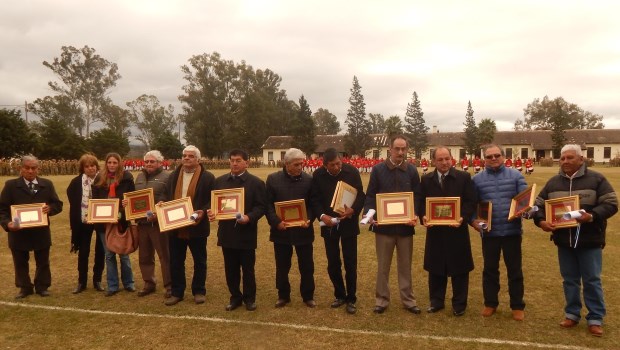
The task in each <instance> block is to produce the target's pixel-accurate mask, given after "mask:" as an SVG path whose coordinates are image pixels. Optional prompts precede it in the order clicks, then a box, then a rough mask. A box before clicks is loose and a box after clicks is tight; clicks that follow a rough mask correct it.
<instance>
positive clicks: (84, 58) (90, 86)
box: [43, 46, 121, 138]
mask: <svg viewBox="0 0 620 350" xmlns="http://www.w3.org/2000/svg"><path fill="white" fill-rule="evenodd" d="M61 50H62V52H61V55H60V58H58V57H55V58H54V60H53V61H52V62H51V63H49V62H47V61H43V65H44V66H46V67H48V68H49V69H51V70H52V72H54V74H56V76H57V77H58V78H60V82H55V81H50V82H49V83H48V85H49V87H50V88H51V89H52V91H54V92H55V93H57V94H59V95H61V96H64V97H66V98H68V100H69V101H70V104H71V108H72V110H73V111H75V112H76V113H78V114H77V115H76V117H75V118H76V119H77V120H79V123H78V124H77V127H78V129H79V134H80V136H83V135H84V134H83V130H82V128H85V129H86V132H85V136H86V137H87V138H88V137H89V136H90V126H91V125H92V124H93V123H95V122H96V121H98V120H99V118H100V116H101V108H102V107H103V106H104V104H105V103H106V99H105V97H106V95H107V94H108V90H109V89H111V88H112V87H114V86H116V81H117V80H118V79H120V77H121V76H120V74H119V73H118V66H117V65H116V63H111V62H110V61H108V60H106V59H105V58H103V57H101V56H99V55H98V54H95V49H91V48H89V47H88V46H84V47H83V48H82V49H76V48H75V47H73V46H63V47H62V49H61Z"/></svg>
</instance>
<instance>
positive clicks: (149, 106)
mask: <svg viewBox="0 0 620 350" xmlns="http://www.w3.org/2000/svg"><path fill="white" fill-rule="evenodd" d="M127 107H129V112H128V116H129V120H130V121H131V123H132V124H133V125H135V126H136V127H137V128H138V130H140V134H139V135H136V139H138V141H140V142H142V143H143V144H144V146H146V148H147V149H149V150H150V149H152V145H153V141H154V140H155V139H156V138H157V137H158V136H160V135H161V134H163V133H165V132H166V131H169V130H174V129H176V119H175V116H174V108H173V107H172V105H168V106H167V107H164V106H162V105H161V104H160V103H159V99H158V98H157V97H156V96H154V95H146V94H143V95H141V96H140V97H138V98H136V99H135V100H133V101H131V102H127Z"/></svg>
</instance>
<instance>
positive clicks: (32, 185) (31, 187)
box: [28, 181, 34, 194]
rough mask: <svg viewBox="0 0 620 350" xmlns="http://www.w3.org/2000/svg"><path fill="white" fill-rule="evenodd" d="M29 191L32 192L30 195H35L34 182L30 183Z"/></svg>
mask: <svg viewBox="0 0 620 350" xmlns="http://www.w3.org/2000/svg"><path fill="white" fill-rule="evenodd" d="M28 189H29V190H30V194H34V182H32V181H31V182H30V183H29V184H28Z"/></svg>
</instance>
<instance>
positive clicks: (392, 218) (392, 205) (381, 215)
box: [376, 192, 415, 225]
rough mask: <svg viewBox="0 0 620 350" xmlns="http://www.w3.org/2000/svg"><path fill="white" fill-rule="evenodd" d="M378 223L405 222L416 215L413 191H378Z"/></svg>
mask: <svg viewBox="0 0 620 350" xmlns="http://www.w3.org/2000/svg"><path fill="white" fill-rule="evenodd" d="M376 199H377V224H378V225H393V224H405V223H407V222H409V221H411V220H413V218H414V217H415V211H414V207H413V206H414V204H413V203H414V202H413V192H393V193H377V196H376Z"/></svg>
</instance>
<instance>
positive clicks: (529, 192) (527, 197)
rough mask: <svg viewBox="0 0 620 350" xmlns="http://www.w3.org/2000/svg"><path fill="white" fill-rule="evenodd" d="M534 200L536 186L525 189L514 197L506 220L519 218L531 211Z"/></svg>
mask: <svg viewBox="0 0 620 350" xmlns="http://www.w3.org/2000/svg"><path fill="white" fill-rule="evenodd" d="M535 199H536V184H533V185H531V186H530V187H528V188H526V189H525V191H523V192H521V193H519V194H517V195H516V196H514V198H513V199H512V201H511V202H510V212H509V213H508V220H509V221H510V220H514V219H516V218H520V217H521V216H522V215H523V214H524V213H526V212H527V211H529V210H530V209H532V206H534V200H535Z"/></svg>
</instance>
